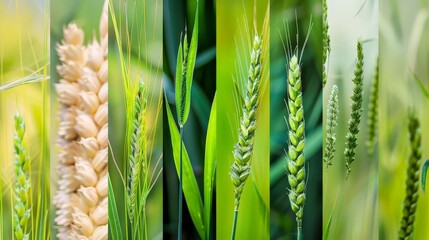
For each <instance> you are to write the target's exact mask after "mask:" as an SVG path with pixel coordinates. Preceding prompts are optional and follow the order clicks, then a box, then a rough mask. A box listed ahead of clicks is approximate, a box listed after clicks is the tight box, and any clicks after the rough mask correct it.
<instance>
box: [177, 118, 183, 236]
mask: <svg viewBox="0 0 429 240" xmlns="http://www.w3.org/2000/svg"><path fill="white" fill-rule="evenodd" d="M182 149H183V126H180V167H179V216H178V221H179V224H178V236H177V239H179V240H181V239H182V224H183V222H182V214H183V188H182V187H183V181H182V179H183V166H182V158H183V157H182V153H183V152H182Z"/></svg>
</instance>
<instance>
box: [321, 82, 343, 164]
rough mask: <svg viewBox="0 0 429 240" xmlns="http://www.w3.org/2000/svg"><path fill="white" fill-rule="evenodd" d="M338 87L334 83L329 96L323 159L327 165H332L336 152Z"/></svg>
mask: <svg viewBox="0 0 429 240" xmlns="http://www.w3.org/2000/svg"><path fill="white" fill-rule="evenodd" d="M338 114H339V105H338V87H337V85H334V86H333V87H332V92H331V95H330V96H329V102H328V109H327V118H326V141H325V144H326V145H325V152H324V153H323V161H324V162H325V163H326V167H329V166H331V165H332V159H333V158H334V154H335V150H336V148H335V143H336V141H337V136H336V128H337V125H338Z"/></svg>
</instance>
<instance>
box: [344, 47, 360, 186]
mask: <svg viewBox="0 0 429 240" xmlns="http://www.w3.org/2000/svg"><path fill="white" fill-rule="evenodd" d="M353 83H354V88H353V96H352V97H351V99H352V113H351V115H350V119H349V121H348V125H349V132H348V133H347V135H346V138H347V142H346V149H345V150H344V156H345V159H346V168H347V173H346V178H348V176H349V174H350V172H351V171H352V169H351V164H352V162H353V161H354V160H355V155H356V147H357V144H358V143H357V140H358V134H359V130H360V126H359V125H360V122H361V118H362V111H363V107H362V103H363V49H362V42H360V41H358V43H357V61H356V67H355V76H354V78H353Z"/></svg>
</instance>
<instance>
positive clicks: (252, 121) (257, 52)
mask: <svg viewBox="0 0 429 240" xmlns="http://www.w3.org/2000/svg"><path fill="white" fill-rule="evenodd" d="M261 53H262V39H261V38H260V37H259V36H258V35H255V38H254V40H253V45H252V52H251V58H250V67H249V72H248V74H249V76H248V79H247V86H246V96H245V98H244V104H243V107H242V116H241V118H240V128H239V133H238V142H237V144H235V147H234V151H233V154H234V163H233V164H232V166H231V180H232V183H233V184H234V186H235V190H234V196H235V210H238V207H239V205H240V199H241V194H242V192H243V188H244V184H245V183H246V180H247V178H248V177H249V174H250V163H251V158H252V154H253V141H254V137H255V130H256V111H257V107H258V93H259V85H260V82H261V73H262V61H261Z"/></svg>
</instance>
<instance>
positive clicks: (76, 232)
mask: <svg viewBox="0 0 429 240" xmlns="http://www.w3.org/2000/svg"><path fill="white" fill-rule="evenodd" d="M107 21H108V18H107V1H106V2H105V3H104V8H103V13H102V16H101V22H100V36H101V45H100V44H99V43H98V41H96V40H94V41H93V42H92V43H91V44H89V45H88V46H87V47H84V46H83V40H84V34H83V31H82V30H81V29H79V28H78V27H77V26H76V25H75V24H70V25H68V26H67V27H66V28H65V29H64V40H63V41H62V42H61V44H59V45H58V46H57V52H58V55H59V58H60V62H61V65H59V66H58V67H57V71H58V73H59V75H60V77H61V78H62V79H61V80H60V83H58V84H56V86H55V87H56V90H57V93H58V96H59V102H60V103H61V105H62V106H61V109H62V112H61V114H60V122H61V123H60V129H59V131H58V144H59V146H60V153H59V156H58V161H59V164H58V170H57V171H58V174H59V175H60V179H59V181H58V186H59V190H58V192H57V194H56V196H55V198H54V203H55V204H56V206H57V212H56V213H57V217H56V218H55V222H56V224H57V229H58V234H57V237H58V238H59V239H61V240H62V239H107V233H108V232H107V217H108V214H107V172H108V171H107V161H108V157H107V155H108V151H107V145H108V141H107V139H108V137H107V135H108V134H107V133H108V128H107V120H108V106H107V100H108V98H107V92H108V89H107V73H108V71H107Z"/></svg>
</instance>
